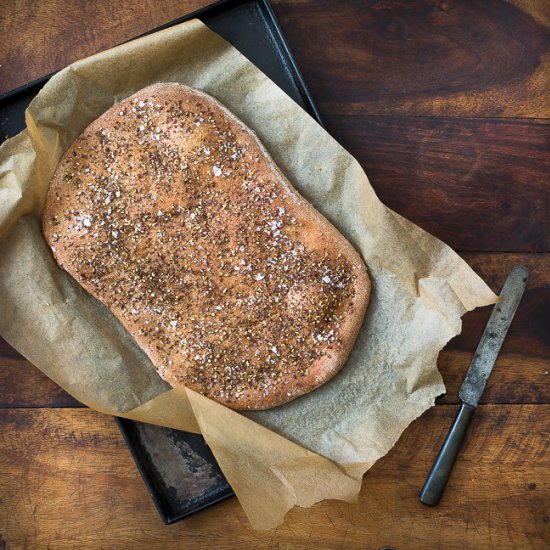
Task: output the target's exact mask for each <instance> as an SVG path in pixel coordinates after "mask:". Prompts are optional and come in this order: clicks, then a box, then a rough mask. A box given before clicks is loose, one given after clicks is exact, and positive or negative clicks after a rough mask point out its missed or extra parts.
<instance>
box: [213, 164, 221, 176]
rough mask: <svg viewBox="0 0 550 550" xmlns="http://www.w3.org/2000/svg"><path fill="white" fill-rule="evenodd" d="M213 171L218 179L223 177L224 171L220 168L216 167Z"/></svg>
mask: <svg viewBox="0 0 550 550" xmlns="http://www.w3.org/2000/svg"><path fill="white" fill-rule="evenodd" d="M212 170H213V171H214V176H216V177H218V176H221V175H222V169H221V168H220V167H219V166H214V168H212Z"/></svg>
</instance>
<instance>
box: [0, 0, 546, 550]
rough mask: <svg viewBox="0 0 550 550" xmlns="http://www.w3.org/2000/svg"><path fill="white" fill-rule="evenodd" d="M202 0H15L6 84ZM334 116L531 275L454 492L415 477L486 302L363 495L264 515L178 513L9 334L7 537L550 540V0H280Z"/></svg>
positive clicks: (247, 542)
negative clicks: (159, 502) (258, 519)
mask: <svg viewBox="0 0 550 550" xmlns="http://www.w3.org/2000/svg"><path fill="white" fill-rule="evenodd" d="M207 3H208V0H206V1H202V0H177V1H174V0H139V1H138V0H128V1H122V0H116V1H115V0H96V1H95V2H84V1H80V2H79V1H78V0H72V1H70V2H65V1H64V0H42V1H39V0H33V1H30V0H7V3H6V2H4V3H3V5H2V10H1V13H0V18H1V19H0V36H1V37H2V47H1V48H0V65H1V68H0V92H4V91H7V90H9V89H12V88H15V87H16V86H19V85H21V84H24V83H25V82H27V81H30V80H32V79H34V78H37V77H39V76H42V75H43V74H46V73H48V72H51V71H53V70H56V69H60V68H61V67H63V66H65V65H66V64H68V63H70V62H71V61H74V60H76V59H78V58H81V57H84V56H87V55H89V54H92V53H94V52H96V51H99V50H102V49H105V48H107V47H110V46H112V45H115V44H117V43H120V42H122V41H123V40H125V39H128V38H131V37H133V36H135V35H137V34H139V33H141V32H143V31H145V30H147V29H149V28H153V27H155V26H157V25H160V24H162V23H164V22H167V21H169V20H171V19H174V18H176V17H177V16H180V15H182V14H183V13H186V12H189V11H191V10H193V9H196V8H198V7H200V6H203V5H206V4H207ZM274 8H275V11H276V13H277V15H278V17H279V19H280V22H281V25H282V27H283V30H284V32H285V33H286V35H287V37H288V40H289V43H290V46H291V48H292V50H293V51H294V53H295V55H296V58H297V60H298V63H299V65H300V67H301V68H302V70H303V73H304V76H305V79H306V82H307V83H308V84H309V86H310V88H311V91H312V94H313V97H314V98H315V100H316V101H317V104H318V105H319V108H320V111H321V113H322V116H323V118H324V119H325V121H326V122H327V126H328V128H329V131H330V132H331V133H332V134H333V135H334V136H335V137H336V138H337V139H338V140H339V141H340V142H341V143H342V144H343V145H344V146H345V147H347V149H348V150H349V151H350V152H351V153H352V154H353V155H355V156H356V157H357V158H358V159H359V161H360V162H361V164H362V165H363V166H364V168H365V170H366V172H367V173H368V175H369V176H370V178H371V181H372V184H373V186H374V188H375V189H376V191H377V192H378V193H379V195H380V197H381V198H382V200H383V201H384V202H385V203H386V204H388V205H389V206H390V207H392V208H394V209H395V210H397V211H398V212H400V213H401V214H403V215H405V216H407V217H408V218H410V219H411V220H413V221H414V222H416V223H417V224H419V225H420V226H422V227H423V228H425V229H427V230H428V231H430V232H431V233H433V234H434V235H436V236H437V237H440V238H441V239H443V240H444V241H446V242H447V243H448V244H449V245H451V246H452V247H454V248H455V249H456V250H458V251H460V253H461V254H462V256H463V257H464V258H465V259H466V261H467V262H468V263H469V264H470V265H471V266H472V267H473V268H474V269H475V270H476V271H477V272H478V273H479V274H480V275H482V276H483V277H484V278H485V280H486V281H487V282H488V283H489V285H490V286H491V287H492V288H493V289H494V290H495V291H499V289H500V286H501V284H502V282H503V280H504V278H505V276H506V274H507V272H508V270H509V269H510V268H511V266H512V265H514V264H517V263H522V264H524V265H527V266H528V267H529V268H530V269H531V273H532V275H531V280H530V283H529V289H528V291H527V293H526V295H525V297H524V300H523V302H522V304H521V305H520V308H519V311H518V314H517V317H516V320H515V321H514V324H513V326H512V328H511V331H510V333H509V336H508V339H507V341H506V343H505V345H504V348H503V350H502V353H501V355H500V357H499V360H498V362H497V365H496V367H495V370H494V373H493V375H492V377H491V379H490V381H489V385H488V387H487V390H486V392H485V394H484V396H483V400H482V405H481V406H480V407H479V412H478V414H477V416H476V417H475V420H474V423H473V425H472V429H471V432H470V433H469V435H468V439H467V441H466V445H465V448H464V452H463V454H462V456H461V458H460V461H459V462H458V464H457V466H456V469H455V472H454V475H453V477H452V479H451V481H450V483H449V486H448V489H447V492H446V495H445V497H444V500H443V501H442V503H441V505H440V506H439V507H437V508H434V509H430V508H426V507H424V506H422V505H421V504H420V503H419V502H418V492H419V490H420V488H421V486H422V484H423V481H424V479H425V476H426V474H427V472H428V469H429V467H430V465H431V463H432V460H433V458H434V456H435V454H436V452H437V450H438V448H439V446H440V445H441V443H442V440H443V438H444V436H445V434H446V432H447V429H448V427H449V424H450V422H451V419H452V417H453V415H454V414H455V411H456V409H457V391H458V388H459V385H460V382H461V380H462V378H463V377H464V374H465V372H466V369H467V368H468V365H469V362H470V359H471V357H472V354H473V351H474V349H475V346H476V345H477V342H478V340H479V337H480V335H481V332H482V330H483V327H484V324H485V322H486V320H487V318H488V316H489V310H488V308H485V309H482V310H478V311H475V312H473V313H470V314H467V315H465V317H464V330H463V333H462V334H461V335H460V336H459V337H457V338H455V339H454V340H452V341H451V342H450V343H449V344H448V346H447V347H446V348H445V350H444V351H443V352H442V353H441V356H440V360H439V365H440V368H441V371H442V373H443V376H444V379H445V381H446V383H447V386H448V393H447V395H446V396H445V397H444V398H442V399H441V400H440V402H439V403H438V404H437V406H436V407H434V408H433V409H432V410H430V411H429V412H427V413H426V414H424V415H423V416H422V417H421V418H420V419H418V420H417V421H415V422H414V423H413V425H412V426H411V427H410V428H409V429H408V430H407V431H406V432H405V433H404V434H403V436H402V438H401V439H400V441H399V442H398V444H397V445H396V446H395V448H394V449H393V450H392V451H391V452H390V453H389V454H388V455H387V456H386V457H385V458H383V459H382V460H380V461H379V462H378V463H377V464H376V466H375V467H374V468H373V469H372V470H371V471H370V472H368V474H367V475H366V476H365V481H364V484H363V491H362V493H361V498H360V502H359V503H358V504H354V505H351V504H347V503H343V502H337V501H331V502H323V503H320V504H318V505H316V506H314V507H313V508H311V509H305V510H304V509H295V510H292V511H291V512H290V513H289V514H288V516H287V520H286V521H285V523H284V524H283V525H282V526H281V527H279V528H278V529H276V530H275V531H272V532H265V533H262V532H254V531H253V530H252V529H251V528H250V527H249V525H248V523H247V520H246V518H245V516H244V514H243V512H242V510H241V508H240V507H239V504H238V502H237V501H236V500H235V499H231V500H229V501H226V502H224V503H222V504H219V505H217V506H215V507H213V508H210V509H209V510H207V511H205V512H202V513H200V514H198V515H196V516H194V517H192V518H190V519H188V520H185V521H183V522H180V523H179V524H176V525H173V526H170V527H166V526H165V525H163V524H162V523H161V521H160V519H159V517H158V516H157V512H156V511H155V509H154V506H153V503H152V501H151V499H150V498H149V495H148V494H147V491H146V489H145V486H144V485H143V483H142V481H141V479H140V477H139V475H138V473H137V470H136V468H135V466H134V464H133V462H132V459H131V458H130V454H129V452H128V450H127V448H126V446H125V444H124V443H123V441H122V438H121V436H120V434H119V432H118V429H117V427H116V426H115V423H114V421H113V420H112V419H111V418H109V417H105V416H102V415H100V414H98V413H96V412H94V411H91V410H89V409H86V408H83V407H82V406H81V405H79V403H77V402H75V401H74V400H73V399H72V398H70V397H69V396H68V395H67V394H65V393H64V392H63V391H62V390H60V389H59V388H58V387H57V386H56V385H55V384H54V383H53V382H51V381H49V380H48V379H46V378H45V377H44V376H43V375H41V374H40V372H39V371H38V370H37V369H36V368H34V367H33V366H32V365H31V364H30V363H28V362H27V361H25V360H24V359H23V358H22V357H21V356H20V355H18V354H17V353H16V352H15V351H14V350H13V349H11V348H10V347H9V346H8V345H7V344H5V343H2V344H1V345H0V384H1V387H2V392H1V395H0V406H1V409H0V549H2V550H5V549H12V548H67V547H69V548H73V547H74V548H94V549H96V548H142V547H143V548H163V549H164V548H186V547H189V548H239V549H246V548H331V549H338V548H342V549H346V550H347V549H348V548H380V547H383V546H392V547H395V548H400V549H408V548H488V547H491V548H522V549H524V548H549V547H550V522H549V516H550V487H549V485H550V458H549V453H548V444H549V433H548V431H549V427H550V375H549V371H550V290H549V285H550V256H549V255H548V251H549V250H550V207H549V205H550V185H549V183H550V182H549V181H548V174H549V169H550V162H549V160H550V159H549V144H550V140H549V138H550V124H549V121H548V119H549V116H550V95H549V93H548V86H549V75H550V70H549V63H550V48H549V44H550V33H549V27H550V3H549V2H548V0H546V1H545V0H510V1H508V2H505V1H499V0H486V1H485V2H476V1H474V0H472V1H463V2H458V1H457V2H455V1H453V0H433V1H428V0H426V1H416V2H394V1H386V0H384V1H382V0H381V1H370V2H366V1H360V0H355V1H348V2H337V1H336V0H333V1H328V0H325V1H314V0H295V1H291V0H276V1H274Z"/></svg>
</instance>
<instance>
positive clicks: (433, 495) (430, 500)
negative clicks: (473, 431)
mask: <svg viewBox="0 0 550 550" xmlns="http://www.w3.org/2000/svg"><path fill="white" fill-rule="evenodd" d="M475 410H476V409H475V407H472V406H470V405H467V404H466V403H462V406H461V407H460V409H459V411H458V413H457V415H456V417H455V419H454V422H453V425H452V426H451V429H450V430H449V433H448V434H447V437H446V438H445V442H444V443H443V446H442V447H441V450H440V451H439V454H438V455H437V458H436V459H435V462H434V465H433V466H432V469H431V470H430V473H429V474H428V478H427V479H426V483H424V487H423V488H422V491H421V493H420V502H422V504H426V505H427V506H436V505H437V504H438V503H439V500H440V499H441V496H442V495H443V491H444V490H445V485H447V481H448V480H449V477H450V475H451V471H452V469H453V466H454V463H455V460H456V457H457V455H458V452H459V451H460V447H462V442H463V441H464V437H465V435H466V431H467V430H468V426H469V425H470V421H471V420H472V417H473V416H474V412H475Z"/></svg>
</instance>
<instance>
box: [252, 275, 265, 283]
mask: <svg viewBox="0 0 550 550" xmlns="http://www.w3.org/2000/svg"><path fill="white" fill-rule="evenodd" d="M264 277H265V275H264V274H263V273H257V274H256V275H255V276H254V279H256V281H261V280H262V279H263V278H264Z"/></svg>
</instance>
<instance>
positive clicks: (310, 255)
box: [43, 84, 370, 410]
mask: <svg viewBox="0 0 550 550" xmlns="http://www.w3.org/2000/svg"><path fill="white" fill-rule="evenodd" d="M43 229H44V234H45V237H46V240H47V242H48V243H49V245H50V246H51V248H52V251H53V253H54V256H55V258H56V260H57V262H58V263H59V265H60V266H61V267H62V268H63V269H65V270H66V271H68V272H69V273H70V274H71V275H72V276H73V277H74V278H75V279H76V280H77V281H78V282H79V283H80V284H81V285H82V286H83V287H84V288H85V289H86V290H87V291H88V292H90V293H91V294H92V295H93V296H95V297H96V298H98V299H99V300H100V301H101V302H103V303H104V304H105V305H106V306H107V307H108V308H109V309H110V310H111V311H112V313H113V314H114V315H115V316H116V317H117V318H118V319H119V320H120V322H121V323H122V324H123V326H124V327H125V328H126V329H127V330H128V332H129V333H130V334H131V335H132V336H133V338H134V339H135V341H136V342H137V343H138V345H139V346H140V347H141V348H142V349H143V350H144V351H145V352H146V353H147V355H148V356H149V357H150V359H151V361H152V363H153V364H154V366H155V368H156V369H157V371H158V373H159V374H160V376H161V377H162V378H164V379H165V380H166V381H167V382H168V383H170V384H171V385H172V386H174V387H176V386H181V385H183V386H187V387H189V388H191V389H193V390H195V391H198V392H200V393H202V394H204V395H206V396H207V397H210V398H212V399H215V400H216V401H219V402H220V403H223V404H224V405H227V406H228V407H231V408H233V409H241V410H244V409H249V410H253V409H267V408H270V407H274V406H276V405H280V404H283V403H286V402H288V401H291V400H292V399H294V398H296V397H298V396H300V395H302V394H304V393H306V392H309V391H311V390H313V389H315V388H317V387H318V386H320V385H321V384H323V383H324V382H326V381H327V380H329V379H330V378H331V377H333V376H334V375H335V374H336V373H337V372H338V370H339V369H340V368H341V367H342V365H343V364H344V362H345V360H346V358H347V356H348V354H349V352H350V350H351V348H352V346H353V343H354V341H355V338H356V336H357V333H358V331H359V328H360V326H361V323H362V321H363V317H364V314H365V310H366V307H367V303H368V299H369V293H370V282H369V278H368V276H367V270H366V267H365V265H364V263H363V262H362V260H361V258H360V257H359V255H358V254H357V252H356V251H355V250H354V248H353V247H352V246H351V245H350V244H349V243H348V242H347V240H346V239H345V238H344V237H343V236H342V235H341V234H340V233H339V232H338V231H337V230H336V229H335V228H334V226H332V225H331V224H330V223H329V222H328V221H327V220H326V219H325V218H324V217H323V216H322V215H321V214H320V213H319V212H317V211H316V210H315V209H314V208H313V207H312V206H311V205H310V204H309V203H308V202H307V201H306V200H304V199H303V198H302V197H301V196H300V195H299V194H298V192H297V191H296V190H295V189H294V188H293V187H292V186H291V184H290V183H289V182H288V181H287V179H286V178H285V176H284V175H283V174H282V173H281V171H280V170H279V169H278V168H277V166H276V165H275V164H274V162H273V161H272V159H271V158H270V156H269V154H268V153H267V151H266V150H265V149H264V147H263V146H262V145H261V143H260V142H259V141H258V139H257V138H256V136H255V134H254V133H253V132H252V131H251V130H250V129H248V128H247V127H246V126H245V125H244V124H243V123H242V122H241V121H240V120H238V119H237V118H236V117H235V116H234V115H232V114H231V113H230V112H229V111H228V110H227V109H226V108H225V107H223V106H222V105H221V104H220V103H219V102H218V101H216V100H215V99H214V98H212V97H210V96H209V95H207V94H205V93H203V92H200V91H198V90H195V89H193V88H189V87H187V86H183V85H181V84H156V85H154V86H150V87H148V88H145V89H143V90H141V91H139V92H138V93H136V94H135V95H133V96H131V97H129V98H127V99H125V100H123V101H121V102H120V103H118V104H116V105H115V106H114V107H112V108H111V109H109V110H108V111H107V112H106V113H105V114H104V115H102V116H101V117H100V118H98V119H97V120H96V121H95V122H93V123H92V124H91V125H90V126H88V128H86V130H84V132H83V133H82V134H81V135H80V137H78V138H77V139H76V141H75V142H74V143H73V145H72V146H71V147H70V148H69V149H68V151H67V152H66V154H65V155H64V157H63V159H62V160H61V162H60V164H59V166H58V168H57V170H56V172H55V175H54V177H53V179H52V182H51V186H50V190H49V192H48V196H47V199H46V205H45V210H44V215H43Z"/></svg>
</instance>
